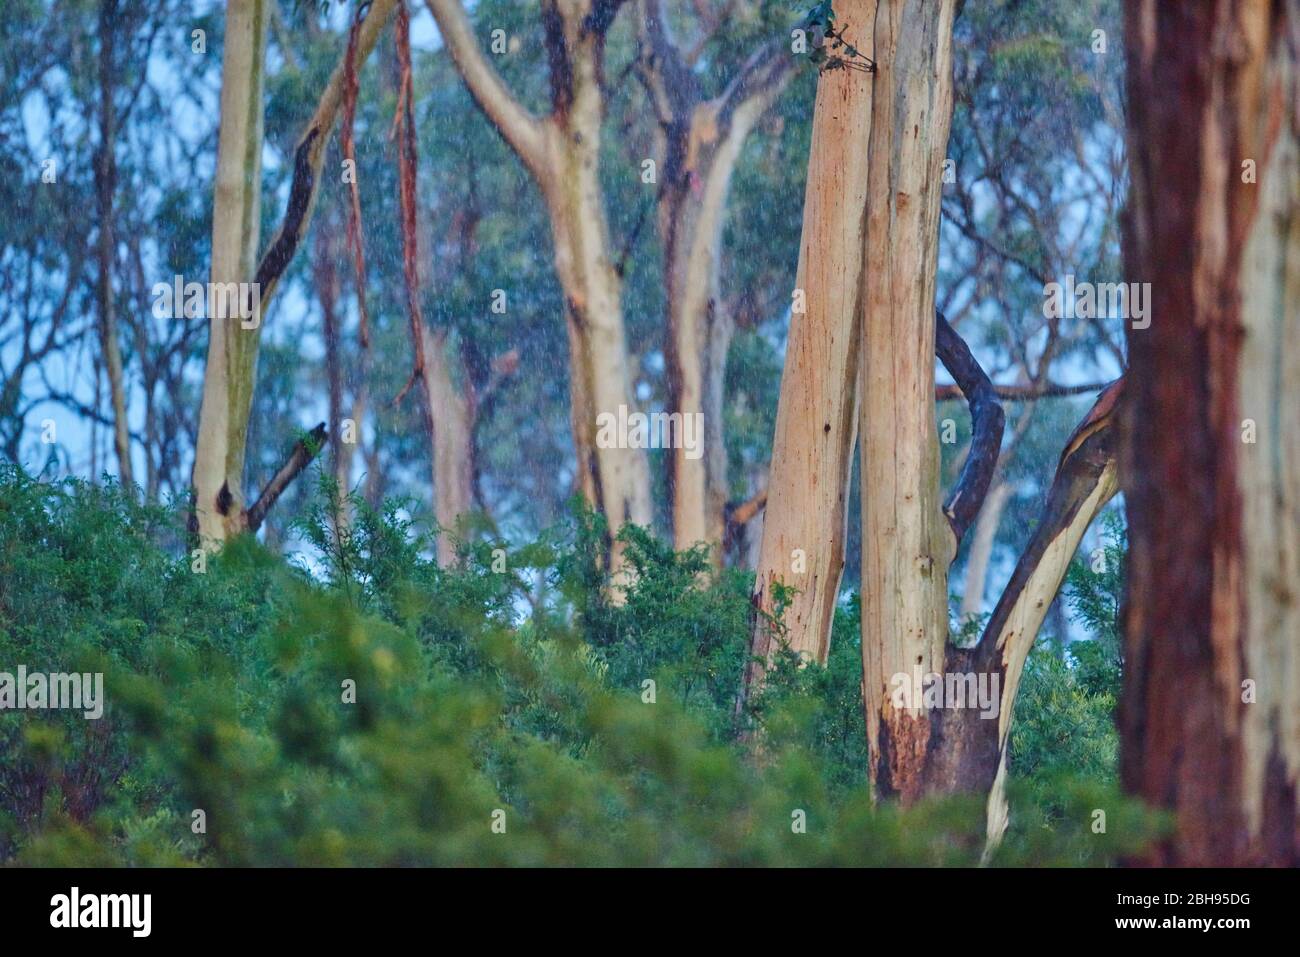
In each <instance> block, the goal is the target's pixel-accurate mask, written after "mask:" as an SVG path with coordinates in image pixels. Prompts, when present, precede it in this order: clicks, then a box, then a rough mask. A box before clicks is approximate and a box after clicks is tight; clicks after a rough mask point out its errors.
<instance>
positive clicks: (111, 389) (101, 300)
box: [95, 0, 148, 491]
mask: <svg viewBox="0 0 1300 957" xmlns="http://www.w3.org/2000/svg"><path fill="white" fill-rule="evenodd" d="M116 16H117V3H116V2H115V0H106V2H104V3H102V4H101V5H100V8H99V150H98V151H97V152H96V154H95V200H96V204H97V206H98V212H99V236H98V242H97V245H96V252H97V254H98V258H99V276H98V279H97V283H96V298H97V300H98V305H99V345H100V352H101V353H102V354H103V357H104V371H105V373H106V374H107V376H108V394H109V398H110V401H111V402H112V405H113V450H114V451H115V452H116V453H117V474H118V478H119V480H120V481H121V483H122V487H123V488H124V489H127V490H128V491H131V490H132V487H133V485H134V482H135V479H134V475H133V471H132V468H131V434H130V431H129V430H128V423H127V413H126V384H125V374H124V372H123V369H122V347H121V344H120V343H119V342H118V338H117V312H116V309H115V307H114V303H113V271H114V269H115V268H116V264H117V243H116V241H115V239H114V236H113V192H114V190H115V189H116V186H117V161H116V158H115V155H114V154H115V153H116V150H117V132H116V127H117V109H116V107H115V106H114V103H113V82H114V80H113V47H114V45H115V44H116V42H117V38H116V33H115V31H114V30H113V19H114V17H116ZM145 457H146V459H147V458H148V453H147V451H146V455H145Z"/></svg>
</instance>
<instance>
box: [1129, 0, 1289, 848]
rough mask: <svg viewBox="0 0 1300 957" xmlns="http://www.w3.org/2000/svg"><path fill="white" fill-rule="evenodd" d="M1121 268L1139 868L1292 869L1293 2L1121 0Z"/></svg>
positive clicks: (1132, 759)
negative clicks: (1139, 290)
mask: <svg viewBox="0 0 1300 957" xmlns="http://www.w3.org/2000/svg"><path fill="white" fill-rule="evenodd" d="M1125 15H1126V20H1125V29H1126V36H1127V40H1128V50H1129V67H1128V84H1129V96H1128V100H1129V133H1130V148H1129V155H1130V157H1131V165H1132V179H1133V189H1132V198H1131V200H1130V220H1129V222H1128V223H1127V227H1128V228H1127V230H1126V235H1125V241H1126V250H1125V261H1126V265H1127V269H1128V273H1129V277H1128V278H1129V279H1130V280H1132V281H1145V282H1149V283H1151V289H1152V296H1151V298H1152V307H1151V311H1150V315H1151V321H1150V325H1149V327H1148V328H1141V329H1139V328H1133V329H1131V330H1130V331H1129V334H1128V342H1129V354H1130V360H1131V368H1132V370H1133V374H1132V375H1131V376H1130V379H1131V380H1132V383H1131V389H1132V392H1131V394H1130V396H1129V399H1130V401H1129V402H1128V404H1127V408H1126V409H1125V415H1126V417H1127V418H1126V423H1127V429H1128V436H1129V439H1130V440H1129V442H1128V443H1127V445H1126V447H1125V464H1126V468H1125V476H1126V484H1125V489H1124V490H1125V498H1126V503H1127V506H1128V516H1129V540H1130V547H1131V554H1130V558H1129V563H1128V567H1129V581H1128V594H1127V599H1126V603H1125V611H1124V631H1125V639H1124V641H1125V645H1124V649H1125V653H1124V665H1125V670H1124V692H1123V698H1122V703H1121V708H1120V735H1121V744H1122V747H1121V776H1122V780H1123V783H1124V785H1125V787H1126V788H1127V789H1128V790H1129V791H1131V792H1132V793H1134V794H1136V795H1139V796H1141V797H1143V798H1145V799H1146V800H1147V801H1149V802H1151V803H1153V804H1155V805H1157V806H1160V807H1164V808H1167V809H1169V810H1170V811H1171V812H1172V813H1173V815H1174V819H1175V822H1176V831H1175V834H1174V836H1173V837H1172V838H1171V839H1170V840H1169V841H1167V842H1166V843H1164V844H1162V845H1160V846H1159V847H1157V848H1156V849H1155V850H1154V851H1153V852H1152V854H1151V856H1150V862H1151V863H1157V864H1176V865H1190V866H1199V865H1250V864H1253V865H1258V864H1268V865H1290V866H1295V865H1296V864H1300V815H1298V813H1297V800H1296V794H1297V787H1298V786H1300V708H1298V707H1297V705H1296V702H1297V701H1300V644H1297V636H1300V114H1298V110H1300V99H1298V96H1300V86H1298V84H1297V57H1298V50H1297V45H1298V43H1300V40H1298V39H1297V38H1300V9H1297V6H1296V4H1295V3H1294V2H1291V0H1271V2H1270V0H1240V2H1228V0H1186V2H1183V3H1176V4H1172V3H1158V2H1156V0H1141V2H1138V0H1135V2H1133V3H1132V4H1130V5H1129V6H1127V7H1126V9H1125Z"/></svg>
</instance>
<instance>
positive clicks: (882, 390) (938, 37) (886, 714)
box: [859, 0, 965, 800]
mask: <svg viewBox="0 0 1300 957" xmlns="http://www.w3.org/2000/svg"><path fill="white" fill-rule="evenodd" d="M952 18H953V4H952V2H951V0H921V2H910V3H908V2H901V0H881V3H880V8H879V10H878V12H877V14H876V19H875V33H874V37H873V43H874V50H875V52H874V54H872V56H873V58H874V59H875V60H876V62H877V75H876V80H875V82H876V97H875V103H874V109H873V115H872V127H871V148H870V153H869V160H868V165H869V167H870V183H869V188H868V198H867V230H866V233H867V235H866V266H865V267H864V275H863V284H864V286H865V295H864V301H863V303H862V308H861V311H860V313H859V316H860V319H859V321H860V322H861V329H862V333H861V335H862V361H861V363H860V370H861V377H860V382H861V414H860V417H859V443H860V446H861V451H862V656H863V692H864V698H865V702H866V710H867V743H868V746H869V749H870V758H871V772H872V778H873V780H874V782H875V784H876V788H877V792H878V793H880V794H882V795H893V794H897V795H899V796H901V797H903V798H904V799H905V800H909V799H912V798H915V797H916V796H919V795H920V794H922V793H925V792H926V791H929V790H936V789H937V790H948V789H950V788H952V787H953V786H955V785H956V783H957V782H956V781H955V780H954V779H953V778H954V776H955V775H957V774H958V773H959V766H960V764H961V763H962V762H961V761H958V760H952V761H948V760H934V759H933V758H934V757H939V756H938V755H935V749H934V748H933V747H932V744H931V738H932V737H936V736H938V734H939V733H940V732H939V730H938V728H937V727H936V726H937V725H939V724H941V723H942V720H943V713H942V712H934V711H930V712H928V713H927V712H924V711H922V710H920V709H918V708H915V707H913V708H899V707H896V706H895V704H894V702H893V701H892V700H891V694H890V692H891V689H892V688H893V681H894V676H895V675H898V674H906V675H911V674H912V672H913V669H915V668H919V669H920V670H921V673H922V674H930V673H944V672H946V671H948V670H950V669H949V663H948V661H947V658H948V654H947V653H948V650H949V642H948V567H949V565H950V564H951V562H952V559H953V556H954V555H955V554H956V542H955V540H954V538H953V534H952V530H951V529H950V528H949V526H948V524H947V522H946V521H945V519H944V514H943V510H942V504H941V502H940V497H939V496H940V490H939V444H938V439H937V436H936V434H935V421H934V394H935V378H934V352H935V312H934V297H935V274H936V269H937V264H938V251H939V249H938V234H939V200H940V192H941V189H942V185H941V177H942V172H943V160H944V157H945V154H946V151H947V145H948V126H949V121H950V119H951V115H952V50H951V46H952ZM955 657H960V656H955ZM960 670H965V669H960ZM950 737H951V736H950ZM936 743H937V742H936ZM946 757H953V756H951V755H949V756H946Z"/></svg>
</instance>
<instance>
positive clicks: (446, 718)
mask: <svg viewBox="0 0 1300 957" xmlns="http://www.w3.org/2000/svg"><path fill="white" fill-rule="evenodd" d="M340 505H341V503H340V502H339V501H338V498H337V496H336V495H335V494H334V492H333V490H332V489H330V488H329V487H328V485H325V486H323V490H322V493H321V495H320V496H319V497H318V500H317V501H316V502H315V504H314V505H313V506H312V508H311V509H310V510H308V511H307V512H306V513H305V514H304V516H303V518H302V519H301V521H300V522H299V523H298V525H299V531H300V533H301V535H302V536H303V537H304V538H305V540H306V541H307V542H308V543H310V546H311V547H310V549H309V551H307V552H304V554H303V555H302V556H299V557H298V558H297V559H290V560H286V559H284V558H282V557H280V556H277V555H274V554H272V553H271V552H269V551H267V550H266V549H265V548H263V547H262V546H261V545H259V544H258V543H257V542H255V541H253V540H252V539H251V538H244V539H241V540H237V541H234V542H232V543H230V544H229V545H227V546H226V547H225V548H224V549H223V550H222V551H221V552H220V554H214V555H208V556H207V557H206V558H205V559H202V560H200V559H198V558H196V556H195V555H194V554H193V553H192V552H190V551H189V549H188V546H187V544H186V541H185V536H184V534H183V528H184V521H183V518H184V516H183V512H182V511H181V510H180V509H179V508H171V507H164V506H156V505H141V504H137V503H136V502H135V501H134V500H132V498H131V497H130V496H129V495H126V494H123V493H122V491H121V490H120V489H118V488H116V487H114V486H112V485H111V484H110V485H106V486H94V485H90V484H86V483H83V482H79V481H73V480H68V481H63V482H55V483H51V482H44V481H37V480H35V479H33V478H31V477H29V476H27V475H25V474H23V473H22V472H20V471H18V470H15V469H12V468H10V469H7V470H5V471H3V472H2V473H0V672H6V671H7V672H13V671H15V669H16V668H17V666H19V665H25V666H26V667H27V668H28V670H29V671H40V672H55V671H61V672H72V671H76V672H86V673H93V672H102V673H103V675H104V682H105V697H106V700H107V704H106V707H105V711H104V715H103V717H102V718H101V719H99V720H87V719H85V718H83V717H82V715H81V714H80V713H79V712H69V711H56V710H46V711H18V710H5V711H0V861H3V862H6V863H10V864H19V865H42V866H60V865H72V864H77V865H208V866H230V865H324V866H333V865H451V864H459V865H561V864H573V865H724V864H725V865H802V864H845V865H895V864H909V865H952V864H972V863H975V862H976V861H978V859H979V857H980V853H981V851H982V848H983V826H984V808H983V803H982V801H979V800H975V799H969V798H963V799H950V800H944V801H932V802H927V803H924V804H921V805H919V806H916V807H912V808H908V809H905V810H900V809H898V808H896V807H894V806H892V805H890V804H887V803H882V804H881V805H880V806H875V805H874V804H873V801H872V799H871V795H870V792H869V789H868V785H867V781H866V753H865V750H866V749H865V744H864V730H863V717H862V713H861V712H862V708H861V697H860V695H861V691H860V682H861V660H860V651H859V647H860V646H859V638H858V626H857V605H856V602H854V601H850V602H848V603H846V606H845V607H844V608H843V609H841V610H840V612H839V614H838V615H837V618H836V622H835V635H834V641H833V643H832V649H833V650H832V654H831V659H830V662H829V665H828V667H826V668H820V667H817V666H815V665H814V666H809V667H806V668H800V667H798V666H797V664H796V663H795V662H794V661H793V660H790V659H789V657H788V656H786V657H784V658H782V660H781V661H778V662H777V665H776V667H775V668H774V669H773V670H772V672H771V675H770V679H769V681H768V683H767V686H766V690H765V691H764V693H763V694H761V695H760V696H758V697H757V698H756V700H752V701H749V702H746V704H745V705H744V706H743V707H741V708H739V709H738V708H737V704H736V702H737V698H738V692H739V683H740V676H741V671H742V669H743V666H744V662H745V655H746V648H747V641H748V634H749V621H750V618H749V615H750V605H749V584H750V583H749V580H748V579H747V577H746V576H745V575H744V574H742V573H740V572H735V571H727V572H724V573H722V574H721V575H718V576H713V575H711V574H708V573H707V572H708V565H707V561H706V559H705V556H704V555H703V553H701V552H698V551H695V552H685V553H678V552H673V551H672V550H671V549H670V548H668V547H667V546H664V545H662V544H661V543H659V542H658V541H657V540H655V539H654V538H652V537H651V536H649V535H647V534H646V533H644V532H641V531H638V530H627V531H625V532H624V533H623V541H624V543H625V545H626V548H627V553H628V555H629V557H630V559H631V561H632V564H633V566H634V568H635V576H634V579H633V580H634V584H632V585H631V586H630V588H629V590H628V591H627V594H626V596H625V601H622V602H613V601H610V600H609V590H608V587H607V585H608V583H607V582H606V581H605V579H604V577H603V576H602V575H601V573H600V571H599V565H598V563H597V555H598V554H599V552H600V546H601V544H602V540H603V537H604V535H605V530H604V528H603V527H602V525H601V523H600V520H599V518H598V517H597V516H594V515H591V514H590V513H587V512H584V511H582V510H581V509H578V508H575V510H574V514H573V516H572V519H571V520H570V521H568V522H566V523H564V524H563V525H562V526H560V527H557V528H555V529H553V530H552V531H550V532H548V533H547V534H546V535H544V536H542V537H541V539H540V540H538V541H536V542H533V543H531V544H529V545H527V546H525V547H522V548H508V547H507V546H506V545H504V544H502V543H496V544H494V543H491V542H485V543H476V544H474V545H466V546H463V547H462V550H461V559H462V560H461V562H460V563H459V564H458V565H457V566H456V567H453V568H439V567H437V565H436V563H435V562H434V561H433V560H432V558H431V555H432V554H433V551H432V543H431V540H430V532H429V530H428V529H424V528H422V527H420V526H419V525H418V524H417V523H414V522H412V521H411V519H410V518H409V515H408V511H407V510H406V509H404V508H403V507H402V505H401V503H390V504H388V505H386V506H385V507H384V508H383V509H379V510H376V509H373V508H371V507H370V506H369V505H367V504H366V502H365V501H364V500H361V499H359V498H350V499H348V500H347V502H346V509H347V511H348V513H349V515H350V519H349V521H347V522H345V523H337V524H336V523H335V522H334V521H333V516H334V515H335V514H336V513H337V510H338V509H339V508H340ZM539 581H540V582H541V583H542V584H543V586H544V587H542V588H538V587H536V585H537V583H538V582H539ZM775 626H777V627H779V623H775ZM1034 660H1035V662H1037V660H1038V659H1034ZM1080 675H1081V670H1080V669H1078V668H1073V669H1068V673H1067V672H1066V671H1062V670H1061V669H1060V668H1056V667H1055V666H1054V665H1044V666H1043V667H1037V665H1035V667H1033V668H1031V669H1030V670H1029V672H1028V673H1027V675H1026V685H1025V693H1024V697H1023V698H1022V701H1021V703H1020V706H1019V707H1018V708H1017V721H1018V722H1024V724H1025V726H1026V727H1027V728H1040V727H1041V725H1042V721H1043V718H1042V714H1043V709H1044V708H1045V707H1048V706H1049V704H1050V703H1051V700H1052V696H1053V695H1054V694H1056V693H1057V690H1054V689H1059V687H1060V686H1062V684H1063V683H1064V684H1067V685H1068V684H1069V683H1071V682H1078V681H1081V680H1083V679H1082V678H1081V677H1080ZM1071 686H1072V685H1071ZM1097 700H1100V699H1096V700H1094V699H1089V702H1085V704H1088V705H1089V706H1091V705H1093V704H1096V702H1097ZM1090 713H1091V712H1089V714H1090ZM1073 714H1074V712H1072V711H1070V710H1068V709H1067V710H1066V711H1065V712H1064V715H1065V717H1064V718H1059V719H1053V720H1067V721H1068V720H1074V717H1072V715H1073ZM1089 720H1091V718H1089ZM1093 730H1095V729H1092V730H1089V731H1088V734H1089V735H1090V736H1092V735H1093ZM1035 733H1036V734H1039V737H1043V736H1044V734H1045V732H1035ZM1018 740H1019V741H1021V743H1020V744H1018V745H1017V751H1016V754H1017V758H1016V761H1017V769H1018V772H1020V771H1023V773H1018V781H1019V784H1018V785H1017V790H1014V791H1013V808H1015V814H1016V815H1017V817H1018V818H1019V819H1022V820H1024V821H1027V822H1033V823H1032V825H1031V826H1018V827H1017V828H1015V829H1013V831H1012V832H1011V834H1010V835H1009V837H1008V840H1007V841H1006V842H1004V844H1003V846H1002V847H1001V849H1000V850H999V852H998V856H997V858H996V860H997V862H999V863H1006V864H1075V863H1092V864H1096V863H1106V862H1108V861H1111V860H1113V859H1114V858H1115V857H1116V856H1117V855H1120V854H1125V853H1129V852H1131V851H1133V850H1135V849H1136V848H1138V847H1139V846H1140V845H1141V843H1142V842H1143V841H1144V840H1145V839H1146V838H1147V837H1148V836H1149V835H1150V833H1151V831H1152V826H1153V825H1152V821H1151V819H1150V817H1149V816H1148V815H1147V814H1146V813H1145V812H1144V811H1142V810H1141V809H1140V808H1139V807H1137V806H1136V805H1134V804H1131V803H1129V802H1127V801H1125V800H1123V799H1121V798H1120V797H1119V796H1118V794H1117V793H1116V791H1115V787H1114V781H1113V775H1111V776H1110V777H1106V776H1105V775H1101V774H1095V773H1091V771H1095V768H1096V767H1100V766H1101V764H1103V763H1104V762H1102V761H1101V760H1100V759H1098V761H1096V762H1094V763H1093V764H1087V762H1085V770H1089V773H1085V774H1084V775H1082V776H1076V777H1075V778H1073V779H1070V780H1057V779H1056V778H1055V777H1053V781H1052V786H1051V788H1050V789H1044V787H1043V786H1041V782H1040V781H1039V779H1038V778H1036V777H1035V776H1034V768H1033V767H1030V766H1027V765H1026V766H1025V767H1023V768H1022V767H1021V765H1024V764H1025V762H1027V761H1029V760H1030V758H1029V755H1030V754H1031V753H1032V751H1033V749H1032V748H1030V749H1027V748H1026V746H1025V745H1024V744H1023V739H1018ZM1077 746H1078V747H1079V748H1086V747H1091V746H1094V745H1089V744H1086V743H1084V742H1078V743H1077ZM1106 760H1110V758H1109V757H1107V758H1106ZM1021 785H1027V786H1023V787H1022V786H1021ZM1096 808H1105V809H1106V810H1107V815H1108V825H1107V827H1106V830H1105V833H1101V834H1098V833H1094V829H1093V828H1092V827H1090V825H1091V823H1092V820H1093V818H1092V811H1093V810H1094V809H1096Z"/></svg>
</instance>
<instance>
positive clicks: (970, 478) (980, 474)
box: [934, 309, 1006, 544]
mask: <svg viewBox="0 0 1300 957" xmlns="http://www.w3.org/2000/svg"><path fill="white" fill-rule="evenodd" d="M934 318H935V336H934V351H935V354H936V355H938V356H939V361H941V362H942V363H943V365H944V368H945V369H947V370H948V373H949V374H950V375H951V376H952V377H953V378H954V379H955V380H956V381H957V386H958V388H960V389H961V392H962V395H964V396H965V397H966V402H967V404H968V405H969V407H970V416H971V443H970V451H969V452H968V453H967V454H966V462H965V464H963V465H962V469H961V475H960V476H958V478H957V485H956V487H954V488H953V490H952V492H951V494H949V496H948V501H946V502H945V503H944V505H943V514H944V515H946V516H947V517H948V525H949V526H950V527H951V528H952V534H953V537H954V538H956V540H957V543H958V544H961V540H962V538H963V537H964V536H965V534H966V531H967V529H969V528H970V525H971V523H972V522H973V521H974V520H975V516H976V515H978V514H979V510H980V506H981V505H983V504H984V496H985V495H986V494H987V493H988V490H989V484H990V483H991V482H992V481H993V472H994V470H995V469H996V467H997V463H998V452H999V451H1000V450H1001V448H1002V430H1003V426H1004V425H1005V423H1006V416H1005V414H1004V413H1003V411H1002V406H1001V404H1000V403H999V402H998V396H997V392H996V390H995V389H994V388H993V383H992V381H990V379H989V377H988V374H987V373H985V371H984V370H983V369H982V368H980V364H979V363H978V362H977V361H976V360H975V357H974V356H973V355H972V354H971V351H970V348H969V347H968V346H967V345H966V343H965V341H964V340H963V339H962V337H961V336H959V335H957V332H956V330H954V329H953V327H952V326H951V325H949V324H948V320H947V319H946V318H944V315H943V313H942V312H940V311H939V310H938V309H936V310H935V311H934Z"/></svg>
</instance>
